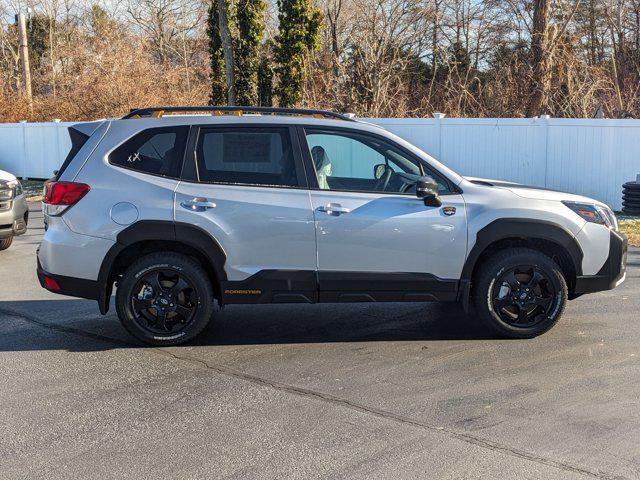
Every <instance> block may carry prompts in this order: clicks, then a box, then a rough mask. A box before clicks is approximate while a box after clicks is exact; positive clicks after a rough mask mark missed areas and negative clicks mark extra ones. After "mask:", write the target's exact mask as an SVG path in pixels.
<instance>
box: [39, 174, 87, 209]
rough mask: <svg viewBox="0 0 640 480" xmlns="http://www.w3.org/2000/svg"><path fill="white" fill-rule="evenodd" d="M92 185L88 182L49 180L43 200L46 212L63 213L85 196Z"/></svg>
mask: <svg viewBox="0 0 640 480" xmlns="http://www.w3.org/2000/svg"><path fill="white" fill-rule="evenodd" d="M89 190H91V187H90V186H89V185H87V184H86V183H77V182H47V183H46V184H45V188H44V198H43V200H42V203H43V209H44V213H46V214H47V215H51V216H54V217H55V216H58V215H62V213H64V211H65V210H66V209H67V208H69V207H71V206H72V205H75V204H76V203H78V202H79V201H80V199H81V198H82V197H84V196H85V195H86V194H87V192H88V191H89Z"/></svg>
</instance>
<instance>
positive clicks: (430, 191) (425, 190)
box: [416, 176, 442, 207]
mask: <svg viewBox="0 0 640 480" xmlns="http://www.w3.org/2000/svg"><path fill="white" fill-rule="evenodd" d="M416 196H417V197H418V198H422V199H423V200H424V204H425V205H426V206H427V207H440V206H442V200H440V197H439V196H438V182H436V181H435V180H434V179H433V178H431V177H429V176H424V177H420V178H419V179H418V181H417V182H416Z"/></svg>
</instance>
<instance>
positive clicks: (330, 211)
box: [318, 203, 351, 216]
mask: <svg viewBox="0 0 640 480" xmlns="http://www.w3.org/2000/svg"><path fill="white" fill-rule="evenodd" d="M318 211H319V212H322V213H326V214H327V215H334V216H338V215H342V214H343V213H349V212H351V209H349V208H346V207H343V206H342V205H340V204H339V203H329V204H327V205H322V206H320V207H318Z"/></svg>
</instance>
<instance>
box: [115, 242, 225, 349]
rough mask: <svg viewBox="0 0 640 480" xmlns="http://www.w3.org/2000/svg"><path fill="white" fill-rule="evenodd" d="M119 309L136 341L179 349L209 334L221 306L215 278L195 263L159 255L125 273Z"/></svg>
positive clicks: (172, 255) (118, 292)
mask: <svg viewBox="0 0 640 480" xmlns="http://www.w3.org/2000/svg"><path fill="white" fill-rule="evenodd" d="M116 309H117V311H118V317H119V318H120V321H121V322H122V325H123V326H124V327H125V328H126V329H127V331H128V332H129V333H130V334H131V335H133V336H134V337H136V338H137V339H138V340H141V341H142V342H144V343H147V344H150V345H179V344H181V343H185V342H188V341H189V340H191V339H193V338H195V337H196V336H197V335H198V334H199V333H200V332H202V330H204V329H205V327H206V326H207V325H208V324H209V321H210V320H211V318H212V317H213V316H214V314H215V313H216V312H217V310H218V303H217V301H216V297H215V294H214V291H213V284H212V281H211V278H210V277H209V275H208V274H207V272H206V271H205V270H204V268H203V266H202V265H201V264H200V263H199V262H198V261H197V260H196V259H195V258H193V257H190V256H187V255H183V254H180V253H173V252H157V253H151V254H148V255H145V256H143V257H142V258H140V259H138V260H136V261H135V262H133V263H132V264H131V265H130V266H129V268H127V269H126V271H125V272H124V273H123V274H122V278H121V279H120V281H119V282H118V288H117V290H116Z"/></svg>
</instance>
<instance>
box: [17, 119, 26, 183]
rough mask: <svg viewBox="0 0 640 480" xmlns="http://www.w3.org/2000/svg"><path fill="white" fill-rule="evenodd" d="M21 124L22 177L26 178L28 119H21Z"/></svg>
mask: <svg viewBox="0 0 640 480" xmlns="http://www.w3.org/2000/svg"><path fill="white" fill-rule="evenodd" d="M20 125H21V126H22V165H21V166H20V170H21V173H20V178H22V179H23V180H25V179H26V178H27V163H28V162H29V158H28V157H29V153H28V151H27V148H28V147H27V145H28V142H27V121H26V120H20ZM16 174H17V172H16ZM16 176H17V175H16Z"/></svg>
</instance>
